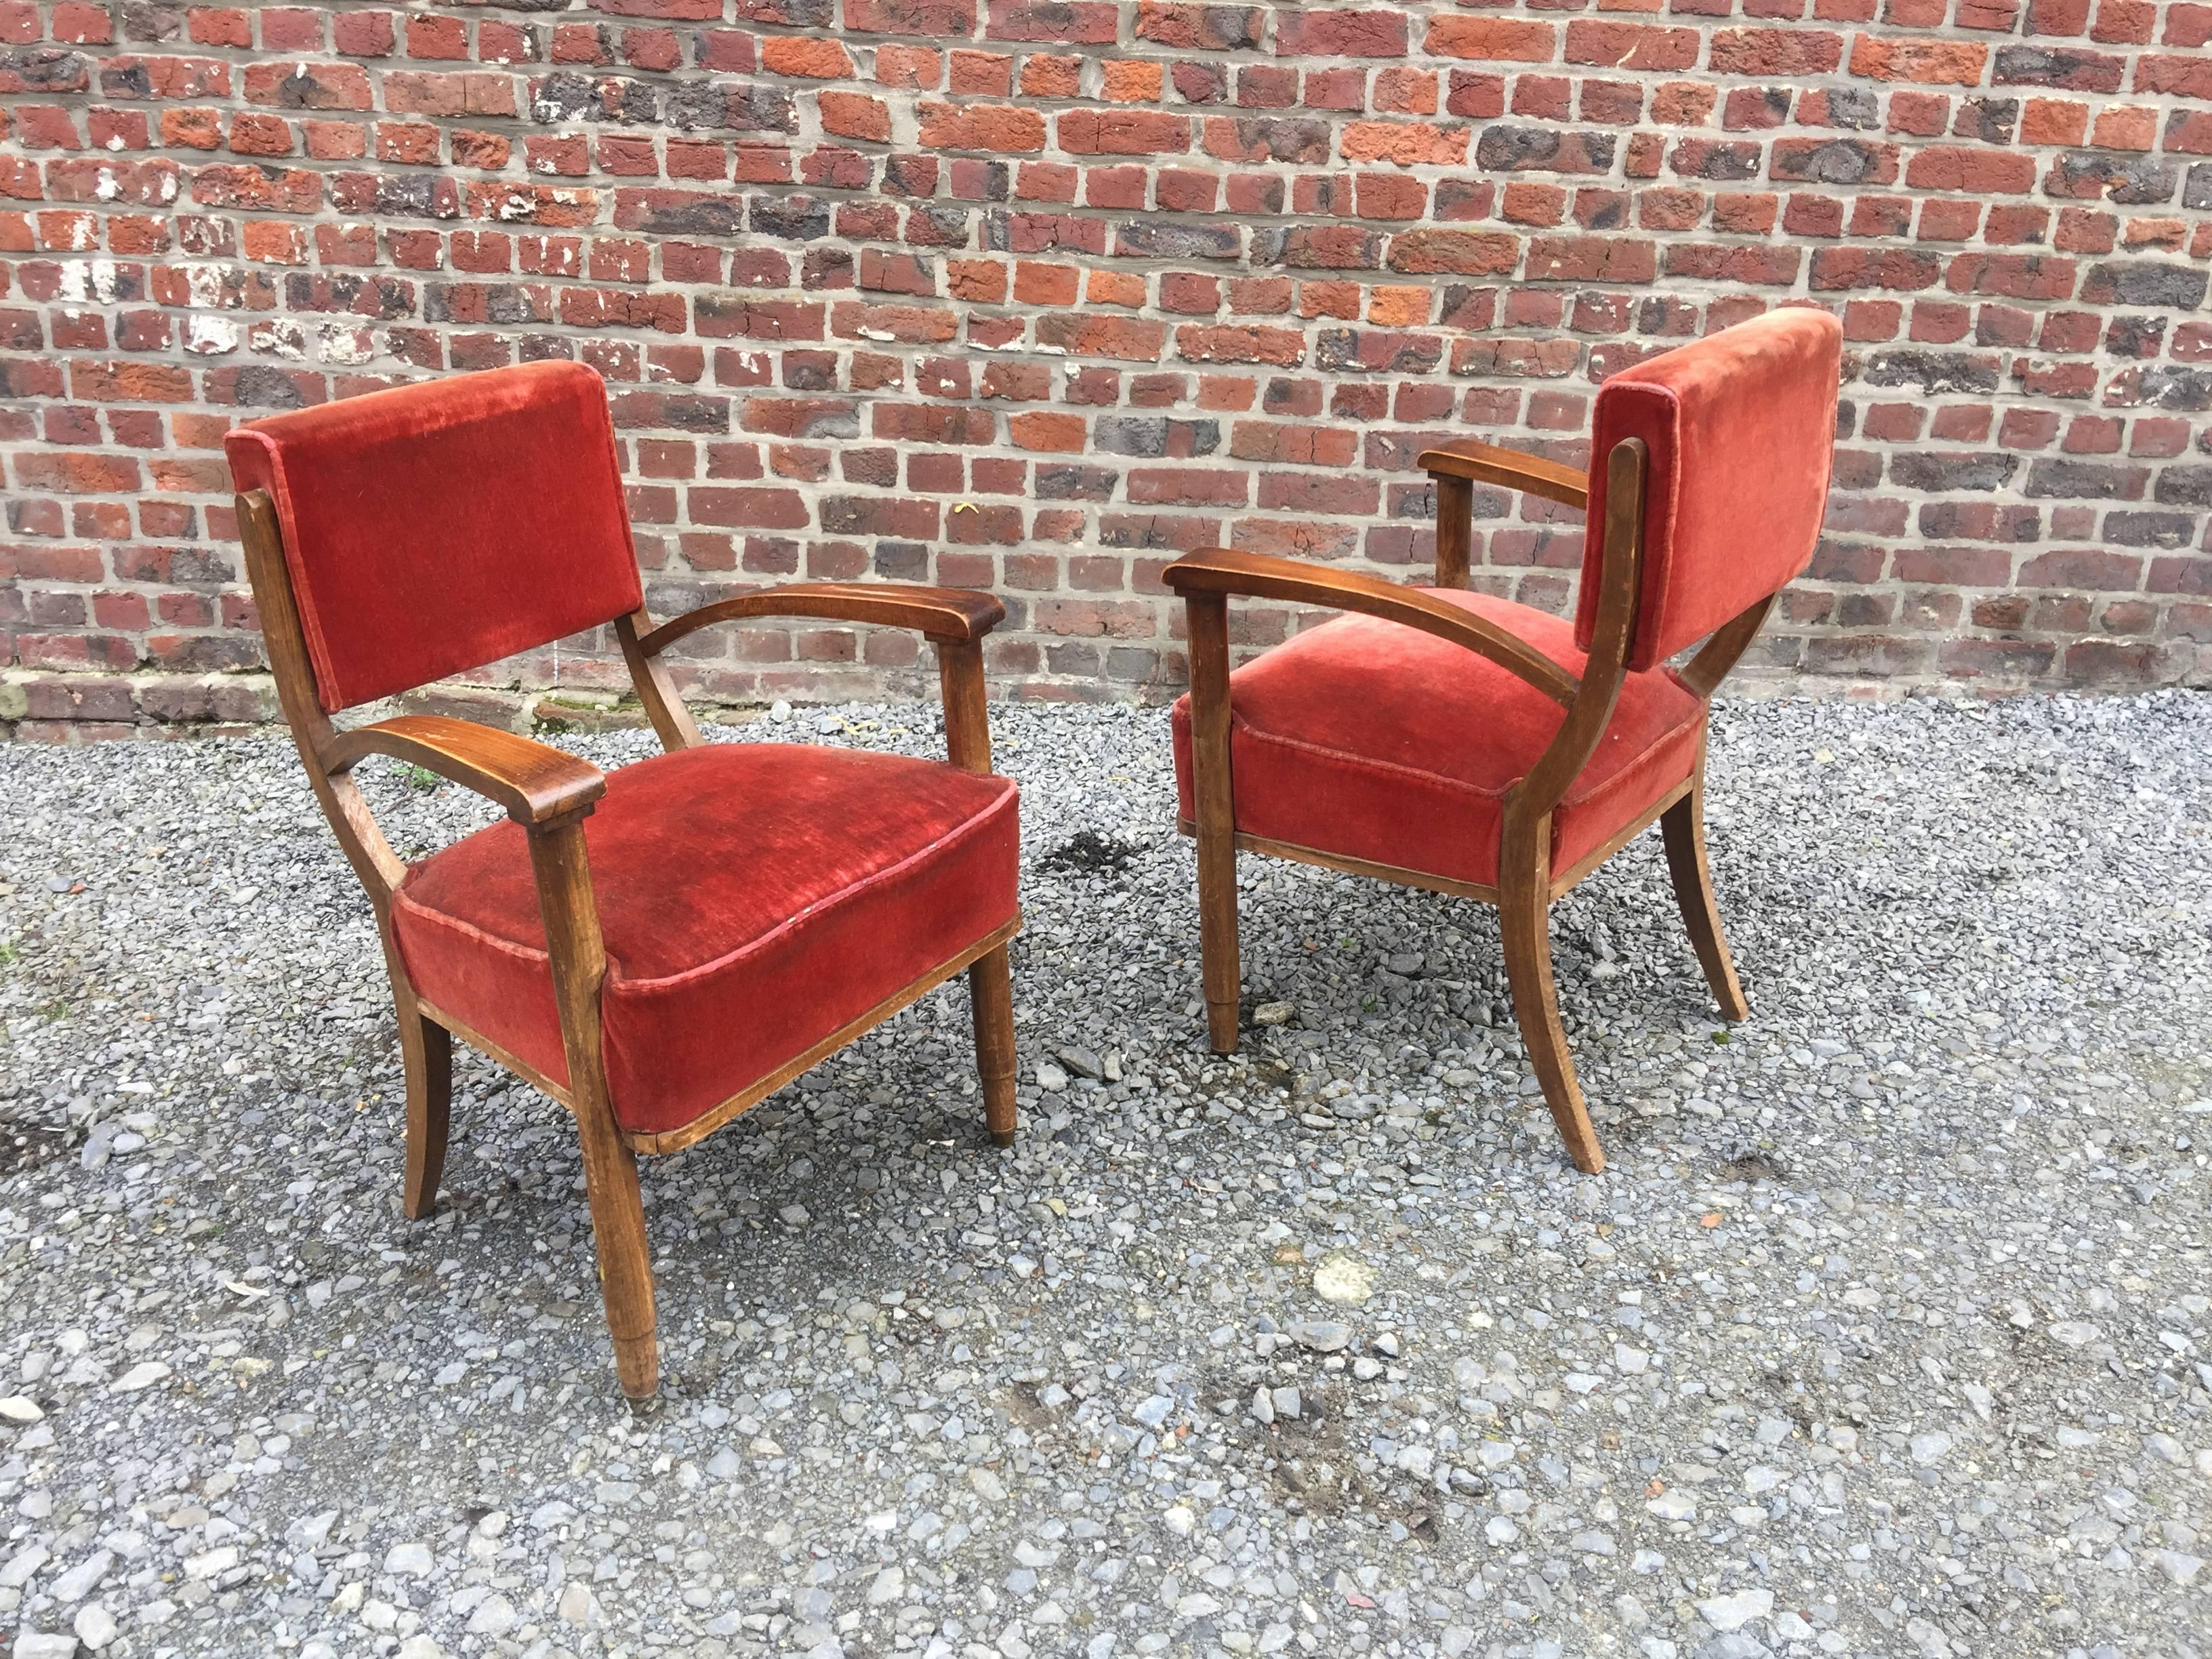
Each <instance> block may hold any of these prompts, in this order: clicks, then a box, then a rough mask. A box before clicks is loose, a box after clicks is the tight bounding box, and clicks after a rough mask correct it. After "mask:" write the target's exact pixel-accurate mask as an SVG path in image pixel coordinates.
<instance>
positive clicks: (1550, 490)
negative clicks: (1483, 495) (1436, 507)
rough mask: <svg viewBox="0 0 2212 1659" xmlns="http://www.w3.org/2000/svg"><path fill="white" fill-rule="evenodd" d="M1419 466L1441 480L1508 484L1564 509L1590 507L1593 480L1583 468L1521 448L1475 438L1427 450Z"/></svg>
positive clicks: (1512, 487)
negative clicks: (1483, 441)
mask: <svg viewBox="0 0 2212 1659" xmlns="http://www.w3.org/2000/svg"><path fill="white" fill-rule="evenodd" d="M1415 465H1418V466H1419V468H1420V469H1421V471H1424V472H1428V473H1432V474H1434V475H1435V476H1437V477H1439V478H1461V479H1464V480H1465V481H1467V482H1468V483H1492V484H1504V486H1505V487H1506V488H1507V489H1517V490H1519V491H1521V492H1522V494H1523V495H1541V496H1542V497H1543V498H1544V499H1545V500H1547V501H1558V502H1559V503H1561V504H1562V505H1563V506H1566V507H1583V508H1584V509H1587V508H1588V507H1589V479H1588V478H1586V477H1584V476H1583V471H1582V469H1581V468H1579V467H1572V466H1567V465H1562V464H1561V463H1560V462H1558V461H1547V460H1546V459H1544V458H1543V457H1542V456H1541V455H1529V454H1525V453H1522V451H1520V450H1517V449H1500V448H1499V447H1498V446H1497V445H1495V444H1486V443H1479V442H1477V441H1475V440H1474V439H1473V438H1456V439H1454V440H1453V441H1451V442H1450V443H1448V444H1439V445H1438V446H1437V447H1436V448H1434V449H1425V450H1423V451H1422V452H1421V455H1420V459H1419V460H1418V461H1417V462H1416V463H1415Z"/></svg>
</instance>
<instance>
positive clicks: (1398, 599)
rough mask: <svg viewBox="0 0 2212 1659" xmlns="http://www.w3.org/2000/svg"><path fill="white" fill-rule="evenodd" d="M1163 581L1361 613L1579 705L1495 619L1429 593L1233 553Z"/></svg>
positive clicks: (1190, 558)
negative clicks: (1456, 648) (1447, 644)
mask: <svg viewBox="0 0 2212 1659" xmlns="http://www.w3.org/2000/svg"><path fill="white" fill-rule="evenodd" d="M1160 580H1163V581H1164V582H1165V583H1166V584H1167V585H1168V586H1170V587H1171V588H1173V589H1174V590H1175V591H1176V592H1177V593H1180V594H1181V595H1182V596H1183V598H1184V599H1189V598H1191V596H1193V595H1194V594H1202V593H1218V594H1230V593H1241V594H1244V595H1246V596H1248V597H1249V598H1252V599H1279V600H1282V601H1284V602H1285V603H1288V604H1291V605H1322V606H1326V607H1327V608H1328V609H1329V610H1331V611H1357V612H1358V613H1360V614H1361V615H1363V616H1369V617H1383V618H1385V619H1386V620H1388V621H1390V622H1395V623H1404V624H1405V625H1406V626H1407V627H1408V628H1416V629H1419V630H1420V631H1421V632H1422V633H1424V634H1431V635H1435V636H1436V637H1437V638H1438V639H1441V640H1449V641H1451V642H1452V643H1453V644H1454V645H1462V646H1465V647H1467V648H1468V650H1470V651H1472V652H1474V653H1475V654H1476V655H1478V656H1480V657H1486V658H1487V659H1490V660H1491V661H1492V662H1494V663H1496V664H1497V665H1498V666H1499V667H1501V668H1504V669H1507V670H1510V671H1511V672H1512V673H1514V674H1515V675H1516V676H1517V677H1519V678H1522V679H1523V680H1526V681H1527V682H1528V684H1531V685H1533V686H1534V687H1535V688H1536V689H1537V690H1539V691H1541V692H1542V693H1543V694H1544V695H1545V696H1547V697H1549V698H1551V700H1552V701H1553V702H1556V703H1559V704H1560V705H1561V706H1562V707H1565V705H1567V704H1569V703H1571V702H1573V701H1574V700H1575V694H1576V691H1577V684H1578V683H1577V680H1576V678H1575V677H1574V676H1573V675H1572V674H1571V673H1569V672H1568V671H1566V670H1565V669H1564V668H1562V667H1560V666H1559V664H1557V663H1555V662H1553V660H1552V659H1550V658H1549V657H1547V656H1546V655H1545V654H1544V653H1542V652H1541V651H1539V650H1537V649H1536V647H1534V646H1533V645H1530V644H1528V642H1527V641H1524V640H1522V639H1521V638H1520V637H1519V636H1518V635H1515V634H1512V633H1510V632H1509V631H1508V630H1507V629H1504V628H1501V627H1500V626H1498V623H1494V622H1492V621H1491V620H1490V619H1489V618H1488V617H1480V616H1477V615H1476V614H1475V613H1474V611H1465V610H1462V609H1461V608H1460V607H1459V606H1458V605H1452V604H1450V603H1449V602H1447V601H1445V600H1443V599H1437V598H1436V597H1434V596H1433V595H1431V594H1428V593H1424V592H1421V591H1420V589H1419V588H1418V587H1400V586H1397V585H1396V584H1395V583H1393V582H1386V581H1383V580H1381V579H1380V578H1378V577H1375V576H1368V575H1363V574H1360V573H1358V572H1357V571H1352V570H1332V569H1329V568H1326V567H1324V566H1320V565H1311V564H1302V563H1300V562H1298V561H1297V560H1296V559H1279V558H1276V557H1273V556H1272V555H1269V554H1265V553H1242V552H1239V551H1237V550H1236V549H1234V548H1228V547H1209V548H1206V549H1203V550H1200V551H1199V552H1196V553H1186V554H1185V555H1183V556H1182V558H1180V559H1177V560H1176V562H1174V563H1173V564H1171V565H1170V566H1169V567H1168V568H1166V569H1165V570H1164V571H1162V572H1161V573H1160ZM1194 672H1195V670H1194Z"/></svg>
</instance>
